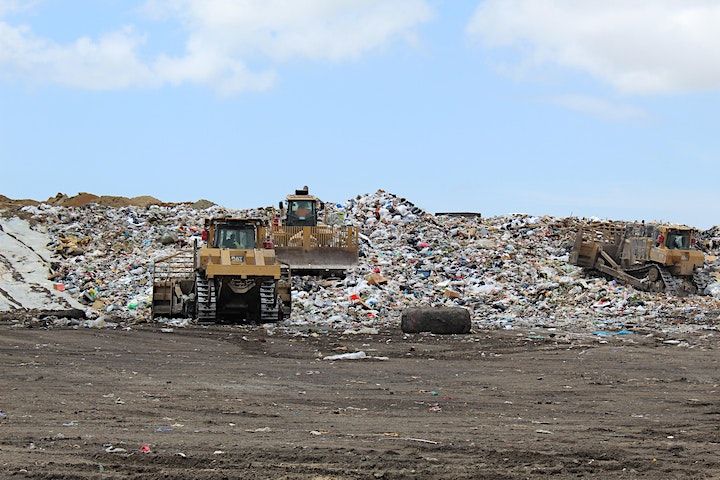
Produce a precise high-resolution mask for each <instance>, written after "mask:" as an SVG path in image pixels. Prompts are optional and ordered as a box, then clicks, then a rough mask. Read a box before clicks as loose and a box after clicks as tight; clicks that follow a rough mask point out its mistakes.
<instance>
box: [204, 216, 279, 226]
mask: <svg viewBox="0 0 720 480" xmlns="http://www.w3.org/2000/svg"><path fill="white" fill-rule="evenodd" d="M218 223H229V224H235V225H256V226H257V225H264V224H265V223H266V222H265V220H263V219H262V218H239V217H214V218H206V219H205V224H206V225H208V224H218Z"/></svg>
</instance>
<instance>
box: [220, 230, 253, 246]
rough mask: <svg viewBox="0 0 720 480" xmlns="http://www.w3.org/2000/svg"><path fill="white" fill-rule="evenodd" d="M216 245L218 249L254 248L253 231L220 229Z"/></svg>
mask: <svg viewBox="0 0 720 480" xmlns="http://www.w3.org/2000/svg"><path fill="white" fill-rule="evenodd" d="M217 245H218V246H219V247H220V248H242V249H248V248H255V229H253V228H247V227H244V228H233V227H227V226H225V227H220V229H219V230H218V241H217Z"/></svg>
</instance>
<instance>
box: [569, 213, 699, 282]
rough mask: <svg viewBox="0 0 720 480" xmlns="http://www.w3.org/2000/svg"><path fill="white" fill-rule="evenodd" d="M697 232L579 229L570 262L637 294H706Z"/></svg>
mask: <svg viewBox="0 0 720 480" xmlns="http://www.w3.org/2000/svg"><path fill="white" fill-rule="evenodd" d="M697 242H698V232H697V231H696V230H695V229H692V228H690V227H686V226H682V225H645V224H644V223H642V224H629V225H618V224H611V223H600V222H598V223H593V224H590V225H588V226H585V227H583V228H582V229H580V230H579V231H578V232H577V234H576V237H575V244H574V245H573V248H572V250H571V252H570V263H572V264H573V265H577V266H580V267H583V268H585V269H588V270H594V271H597V272H600V273H602V274H605V275H608V276H610V277H612V278H615V279H617V280H620V281H622V282H624V283H626V284H628V285H631V286H633V287H635V288H637V289H639V290H644V291H654V292H667V293H671V294H675V295H686V294H692V293H698V292H700V293H702V291H703V290H704V289H705V287H706V285H707V282H706V281H705V280H703V279H702V277H701V274H700V273H699V269H700V268H702V266H703V264H704V263H705V255H704V254H703V252H701V251H700V250H699V249H698V246H697Z"/></svg>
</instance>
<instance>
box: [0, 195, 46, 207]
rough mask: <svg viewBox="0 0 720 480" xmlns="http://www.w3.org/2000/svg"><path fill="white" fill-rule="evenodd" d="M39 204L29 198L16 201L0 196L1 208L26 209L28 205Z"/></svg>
mask: <svg viewBox="0 0 720 480" xmlns="http://www.w3.org/2000/svg"><path fill="white" fill-rule="evenodd" d="M38 203H39V202H37V201H35V200H30V199H28V198H23V199H19V200H14V199H12V198H8V197H6V196H5V195H0V208H13V207H24V206H26V205H37V204H38Z"/></svg>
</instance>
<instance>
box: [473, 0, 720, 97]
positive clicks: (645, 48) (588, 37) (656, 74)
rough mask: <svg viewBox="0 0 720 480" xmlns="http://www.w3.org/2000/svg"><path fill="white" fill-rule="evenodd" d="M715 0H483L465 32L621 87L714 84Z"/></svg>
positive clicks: (673, 88) (658, 89)
mask: <svg viewBox="0 0 720 480" xmlns="http://www.w3.org/2000/svg"><path fill="white" fill-rule="evenodd" d="M719 24H720V2H718V1H717V0H652V1H647V0H583V1H578V0H485V1H483V2H482V3H481V4H480V5H479V6H478V8H477V10H476V11H475V13H474V15H473V17H472V19H471V21H470V23H469V24H468V27H467V33H468V34H469V35H470V36H471V37H472V38H475V39H477V40H479V41H480V42H482V43H483V44H485V45H486V46H488V47H491V48H492V47H509V48H512V49H515V50H517V51H518V52H519V53H520V55H521V56H522V59H523V62H525V63H526V64H528V65H533V66H540V65H546V64H554V65H559V66H562V67H570V68H574V69H578V70H581V71H584V72H587V73H589V74H591V75H593V76H595V77H597V78H600V79H602V80H604V81H606V82H608V83H610V84H611V85H613V86H614V87H615V88H617V89H618V90H620V91H624V92H629V93H666V92H688V91H703V90H717V89H720V63H718V62H717V61H716V59H715V57H717V55H718V54H719V53H720V29H719V28H718V27H717V26H718V25H719Z"/></svg>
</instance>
